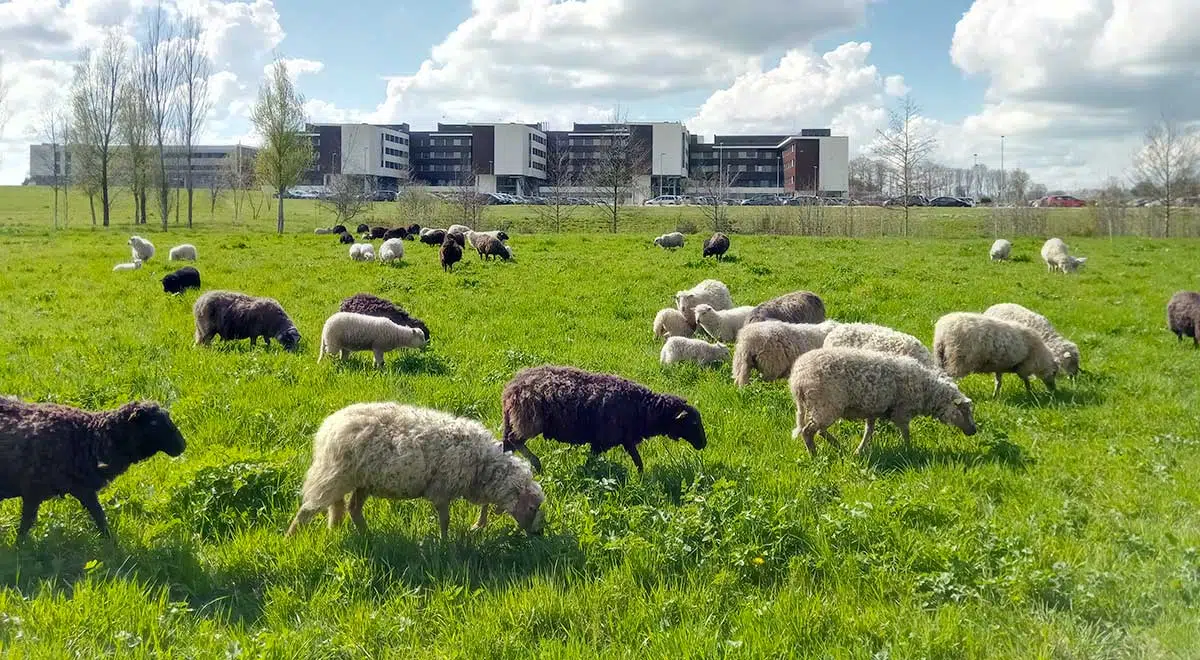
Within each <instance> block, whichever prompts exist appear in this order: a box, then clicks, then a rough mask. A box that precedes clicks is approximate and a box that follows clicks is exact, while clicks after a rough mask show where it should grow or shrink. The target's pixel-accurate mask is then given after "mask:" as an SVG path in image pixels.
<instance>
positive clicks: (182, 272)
mask: <svg viewBox="0 0 1200 660" xmlns="http://www.w3.org/2000/svg"><path fill="white" fill-rule="evenodd" d="M162 288H163V292H164V293H172V294H180V293H183V292H184V290H186V289H199V288H200V271H198V270H196V269H195V268H192V267H191V266H184V267H183V268H180V269H179V270H177V271H175V272H174V273H167V274H166V275H164V276H163V278H162Z"/></svg>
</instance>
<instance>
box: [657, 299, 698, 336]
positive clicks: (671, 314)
mask: <svg viewBox="0 0 1200 660" xmlns="http://www.w3.org/2000/svg"><path fill="white" fill-rule="evenodd" d="M694 334H696V329H695V328H693V327H692V326H690V325H688V322H687V318H686V317H685V316H684V315H683V312H681V311H679V310H677V309H675V308H674V307H668V308H666V309H660V310H658V314H656V315H655V316H654V336H655V337H658V338H659V339H664V338H666V337H691V336H692V335H694Z"/></svg>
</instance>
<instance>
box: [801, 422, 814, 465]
mask: <svg viewBox="0 0 1200 660" xmlns="http://www.w3.org/2000/svg"><path fill="white" fill-rule="evenodd" d="M800 434H801V436H803V438H804V446H805V447H807V448H808V453H809V455H810V456H812V457H813V458H816V457H817V443H816V442H813V438H814V437H815V436H816V435H817V423H816V422H808V423H807V424H805V425H804V429H803V430H801V431H800Z"/></svg>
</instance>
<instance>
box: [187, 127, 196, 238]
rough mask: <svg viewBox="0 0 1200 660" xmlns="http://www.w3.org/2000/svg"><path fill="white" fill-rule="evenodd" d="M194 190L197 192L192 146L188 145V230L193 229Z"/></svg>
mask: <svg viewBox="0 0 1200 660" xmlns="http://www.w3.org/2000/svg"><path fill="white" fill-rule="evenodd" d="M194 190H195V188H194V187H193V185H192V145H190V144H189V145H188V153H187V202H188V214H187V221H188V223H187V226H188V229H191V228H192V192H193V191H194Z"/></svg>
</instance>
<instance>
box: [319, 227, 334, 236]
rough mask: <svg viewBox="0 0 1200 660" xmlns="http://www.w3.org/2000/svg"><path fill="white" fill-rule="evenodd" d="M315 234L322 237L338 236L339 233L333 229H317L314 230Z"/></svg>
mask: <svg viewBox="0 0 1200 660" xmlns="http://www.w3.org/2000/svg"><path fill="white" fill-rule="evenodd" d="M313 233H314V234H318V235H322V234H336V233H338V232H336V231H334V230H333V229H332V228H331V227H317V228H316V229H314V230H313Z"/></svg>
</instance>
